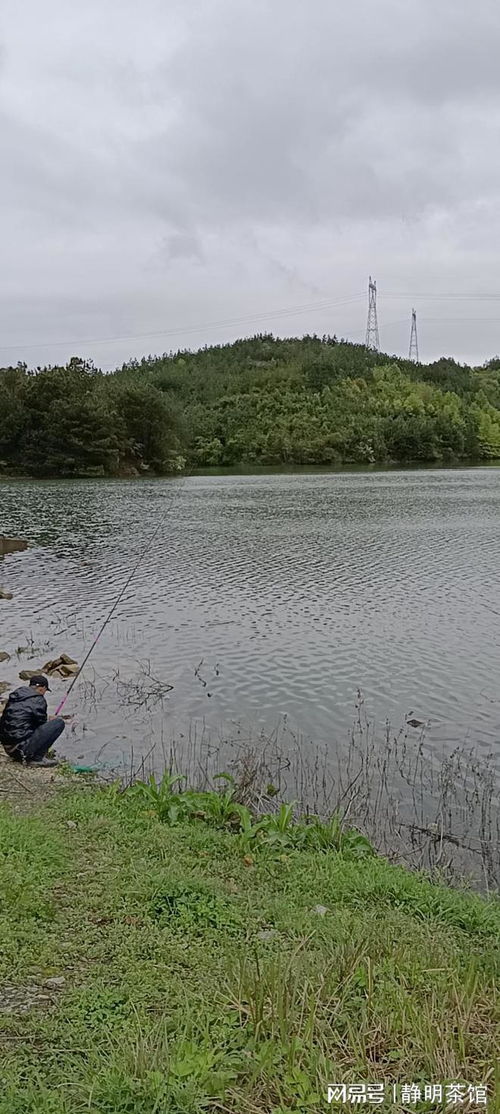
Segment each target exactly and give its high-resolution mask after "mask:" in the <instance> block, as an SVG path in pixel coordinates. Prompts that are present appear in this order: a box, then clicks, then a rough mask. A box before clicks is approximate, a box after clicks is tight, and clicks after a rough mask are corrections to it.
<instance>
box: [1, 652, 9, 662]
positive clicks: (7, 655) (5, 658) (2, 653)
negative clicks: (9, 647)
mask: <svg viewBox="0 0 500 1114" xmlns="http://www.w3.org/2000/svg"><path fill="white" fill-rule="evenodd" d="M0 661H10V654H7V653H6V651H5V650H0Z"/></svg>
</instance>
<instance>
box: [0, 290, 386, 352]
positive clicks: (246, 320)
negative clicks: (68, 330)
mask: <svg viewBox="0 0 500 1114" xmlns="http://www.w3.org/2000/svg"><path fill="white" fill-rule="evenodd" d="M364 296H365V295H364V294H353V295H352V296H351V297H350V298H342V299H340V300H339V301H331V300H325V301H323V302H309V303H305V304H303V305H300V306H289V307H288V308H284V309H277V310H267V311H266V312H264V313H260V314H251V315H249V316H246V317H234V318H230V319H226V320H223V321H208V322H205V324H203V325H196V326H191V327H190V326H185V327H184V328H180V329H170V330H165V329H160V330H157V331H156V332H151V333H123V334H121V335H117V336H111V337H91V338H88V339H87V340H84V339H82V338H79V339H77V340H52V341H50V340H48V341H35V342H33V341H32V342H30V343H29V344H22V343H21V344H3V345H0V352H4V351H9V350H10V349H12V348H22V349H26V350H28V349H31V348H52V347H59V346H61V345H75V346H85V345H88V344H111V343H114V342H115V341H122V340H147V339H148V338H149V337H160V336H163V337H173V336H179V335H189V334H191V333H200V332H203V331H204V330H205V329H217V328H221V329H222V328H229V327H230V326H232V325H244V324H251V323H252V322H253V321H272V320H274V318H277V317H295V316H296V315H298V314H301V313H310V312H312V311H313V310H327V309H335V308H336V307H337V306H345V305H349V304H350V303H352V302H357V301H359V300H360V299H361V298H364Z"/></svg>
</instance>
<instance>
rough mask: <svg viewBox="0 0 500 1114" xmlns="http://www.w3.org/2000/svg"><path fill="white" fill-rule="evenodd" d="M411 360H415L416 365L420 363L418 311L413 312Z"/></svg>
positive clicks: (413, 310)
mask: <svg viewBox="0 0 500 1114" xmlns="http://www.w3.org/2000/svg"><path fill="white" fill-rule="evenodd" d="M410 360H413V363H414V364H418V363H419V359H418V335H417V311H416V309H412V311H411V335H410Z"/></svg>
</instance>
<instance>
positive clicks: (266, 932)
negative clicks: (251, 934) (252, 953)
mask: <svg viewBox="0 0 500 1114" xmlns="http://www.w3.org/2000/svg"><path fill="white" fill-rule="evenodd" d="M277 935H278V933H277V932H276V929H275V928H263V929H262V930H261V932H258V933H257V936H258V937H259V940H273V939H274V937H275V936H277Z"/></svg>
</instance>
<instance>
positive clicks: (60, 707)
mask: <svg viewBox="0 0 500 1114" xmlns="http://www.w3.org/2000/svg"><path fill="white" fill-rule="evenodd" d="M174 494H175V493H173V494H172V498H171V499H170V501H169V504H168V506H167V507H166V508H165V510H164V512H163V514H162V516H161V518H160V521H159V523H158V525H157V526H156V528H155V530H154V531H153V533H152V534H151V537H150V538H149V539H148V541H147V542H146V545H145V546H144V549H143V550H142V551H141V553H140V555H139V558H138V560H137V562H136V564H135V565H134V567H133V569H132V572H131V573H130V576H128V577H127V579H126V581H125V583H124V585H123V587H122V588H121V590H120V592H119V594H118V596H117V597H116V600H115V602H114V604H113V606H112V608H111V610H110V611H109V612H108V614H107V616H106V618H105V620H104V622H103V624H102V626H101V628H100V629H99V631H98V632H97V634H96V637H95V638H94V641H93V643H92V645H91V647H90V649H89V651H88V652H87V653H86V655H85V657H84V659H83V661H82V664H81V666H80V668H79V670H78V673H76V674H75V676H74V677H73V680H72V681H71V683H70V685H69V688H68V690H67V692H65V694H64V696H63V698H62V700H61V701H60V703H59V704H58V706H57V708H56V710H55V716H58V715H59V714H60V713H61V712H62V710H63V708H64V705H65V703H66V701H67V699H68V696H69V694H70V692H71V690H72V688H73V686H74V685H75V684H76V682H77V681H78V680H79V678H80V676H81V674H82V673H83V670H84V669H85V666H86V664H87V662H88V660H89V658H90V656H91V654H93V652H94V650H95V648H96V646H97V643H98V642H99V639H100V637H101V635H102V634H103V633H104V631H105V630H106V627H107V625H108V623H110V622H111V619H112V618H113V615H114V614H115V611H116V610H117V608H118V607H119V605H120V603H121V601H122V599H123V597H124V595H125V592H126V591H127V588H128V586H129V584H130V583H131V582H132V580H133V579H134V576H135V574H136V572H137V570H138V569H139V567H140V565H141V563H142V561H143V560H144V558H145V557H146V555H147V554H148V552H149V550H150V549H151V546H152V544H153V542H154V540H155V538H156V537H157V536H158V534H159V532H160V530H161V528H162V526H163V523H164V521H165V519H166V517H167V514H168V512H169V510H170V507H171V506H172V503H173V500H174Z"/></svg>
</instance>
